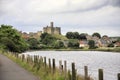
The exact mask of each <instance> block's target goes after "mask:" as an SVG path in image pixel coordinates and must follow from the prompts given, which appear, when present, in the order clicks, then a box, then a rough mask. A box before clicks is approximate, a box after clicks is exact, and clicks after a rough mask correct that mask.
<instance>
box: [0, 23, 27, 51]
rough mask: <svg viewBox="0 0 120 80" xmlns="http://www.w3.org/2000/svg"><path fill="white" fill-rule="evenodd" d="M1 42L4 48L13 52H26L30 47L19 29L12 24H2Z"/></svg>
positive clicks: (0, 29)
mask: <svg viewBox="0 0 120 80" xmlns="http://www.w3.org/2000/svg"><path fill="white" fill-rule="evenodd" d="M0 44H2V46H4V49H6V50H9V51H12V52H24V51H26V50H27V49H28V45H27V43H26V42H25V40H24V39H23V38H22V37H21V35H20V33H19V31H17V30H16V29H13V27H12V26H10V25H1V26H0Z"/></svg>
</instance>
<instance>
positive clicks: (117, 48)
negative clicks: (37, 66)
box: [29, 47, 120, 53]
mask: <svg viewBox="0 0 120 80" xmlns="http://www.w3.org/2000/svg"><path fill="white" fill-rule="evenodd" d="M29 51H104V52H118V53H120V47H116V48H108V47H101V48H96V49H88V48H82V49H80V48H74V49H73V48H62V49H39V50H29Z"/></svg>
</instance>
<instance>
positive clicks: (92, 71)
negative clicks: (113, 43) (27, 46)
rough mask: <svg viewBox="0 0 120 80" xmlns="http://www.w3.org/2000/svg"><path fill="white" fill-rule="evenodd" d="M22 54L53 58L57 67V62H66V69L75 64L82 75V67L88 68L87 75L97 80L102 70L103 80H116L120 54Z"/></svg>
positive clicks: (84, 52) (90, 52) (35, 52)
mask: <svg viewBox="0 0 120 80" xmlns="http://www.w3.org/2000/svg"><path fill="white" fill-rule="evenodd" d="M23 54H29V55H40V56H43V57H46V58H51V59H52V58H55V59H56V64H57V65H58V63H59V62H58V61H59V60H62V61H64V60H66V61H67V67H68V68H69V69H70V68H71V63H72V62H75V65H76V69H77V72H78V73H79V74H82V75H83V74H84V69H83V68H84V66H88V70H89V75H90V76H91V77H92V78H93V79H94V80H98V69H103V71H104V80H117V73H120V53H115V52H99V51H34V52H26V53H23Z"/></svg>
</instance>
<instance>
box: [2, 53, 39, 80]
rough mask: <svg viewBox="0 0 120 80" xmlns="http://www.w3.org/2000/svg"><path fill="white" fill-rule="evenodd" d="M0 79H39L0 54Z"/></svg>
mask: <svg viewBox="0 0 120 80" xmlns="http://www.w3.org/2000/svg"><path fill="white" fill-rule="evenodd" d="M0 80H39V79H38V78H37V77H35V76H34V75H32V74H31V73H30V72H28V71H26V70H25V69H23V68H21V67H20V66H19V65H17V64H16V63H14V62H13V61H11V60H10V59H8V58H7V57H6V56H4V55H1V54H0Z"/></svg>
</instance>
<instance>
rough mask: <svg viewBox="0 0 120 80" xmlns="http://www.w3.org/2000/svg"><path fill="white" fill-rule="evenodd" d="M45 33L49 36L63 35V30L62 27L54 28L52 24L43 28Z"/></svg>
mask: <svg viewBox="0 0 120 80" xmlns="http://www.w3.org/2000/svg"><path fill="white" fill-rule="evenodd" d="M43 32H44V33H48V34H58V35H60V34H61V28H60V27H54V23H53V22H51V23H50V26H46V27H44V28H43Z"/></svg>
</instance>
